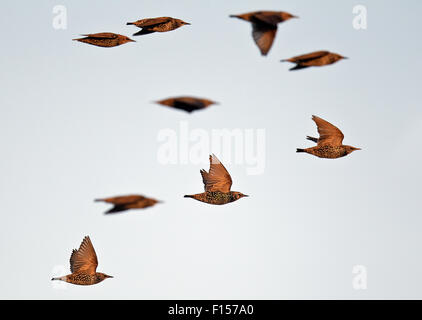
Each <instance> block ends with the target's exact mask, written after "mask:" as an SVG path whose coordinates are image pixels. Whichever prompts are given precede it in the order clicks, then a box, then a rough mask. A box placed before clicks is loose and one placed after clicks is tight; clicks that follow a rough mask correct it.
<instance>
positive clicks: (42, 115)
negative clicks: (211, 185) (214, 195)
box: [0, 0, 422, 299]
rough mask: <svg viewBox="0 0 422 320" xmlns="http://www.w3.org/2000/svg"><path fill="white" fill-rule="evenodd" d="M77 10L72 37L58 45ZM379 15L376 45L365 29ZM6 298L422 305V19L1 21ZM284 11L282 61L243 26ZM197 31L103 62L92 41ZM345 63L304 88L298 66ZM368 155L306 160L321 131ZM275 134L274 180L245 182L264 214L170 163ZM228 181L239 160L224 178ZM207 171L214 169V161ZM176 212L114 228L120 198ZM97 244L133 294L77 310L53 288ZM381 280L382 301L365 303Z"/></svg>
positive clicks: (161, 8) (410, 13) (166, 4)
mask: <svg viewBox="0 0 422 320" xmlns="http://www.w3.org/2000/svg"><path fill="white" fill-rule="evenodd" d="M58 4H60V5H65V6H66V8H67V14H68V28H67V30H55V29H53V27H52V19H53V14H52V9H53V7H54V6H55V5H58ZM357 4H364V5H366V6H367V9H368V29H367V30H365V31H357V30H355V29H353V27H352V20H353V17H354V16H353V14H352V9H353V7H354V6H355V5H357ZM0 9H1V12H2V19H1V20H0V26H1V29H2V30H3V34H2V37H3V41H2V49H1V53H0V56H1V59H0V68H1V70H2V72H1V73H0V86H1V88H2V94H1V95H0V106H1V117H0V146H1V148H2V153H1V154H2V156H1V157H0V177H1V179H0V191H1V192H0V203H1V206H0V209H1V213H0V214H1V215H2V223H1V224H0V257H1V258H0V259H1V264H0V272H1V273H2V274H6V275H7V277H1V278H0V298H52V299H73V298H80V299H102V298H106V299H111V298H117V299H120V298H132V299H134V298H137V299H188V298H189V299H217V298H220V299H291V298H307V299H308V298H309V299H312V298H337V299H341V298H352V299H354V298H357V299H358V298H362V299H366V298H422V289H421V284H422V275H421V271H420V270H421V269H422V260H421V258H420V252H421V249H422V248H421V246H422V241H421V240H422V236H421V232H420V229H421V226H422V217H421V210H420V198H419V196H420V190H421V188H420V183H421V178H422V174H421V169H420V164H421V160H422V148H421V140H420V128H421V125H422V111H421V110H422V109H421V105H420V75H421V71H422V70H421V62H420V52H421V49H422V46H421V41H420V34H419V33H420V30H421V27H422V22H421V20H420V17H419V16H420V12H421V10H422V4H421V3H420V2H416V1H410V0H407V1H385V0H384V1H381V0H366V1H349V0H344V1H334V0H324V1H319V2H318V4H316V2H315V1H305V0H301V1H298V0H295V1H293V0H286V1H282V2H280V1H275V0H261V1H230V2H229V1H221V0H215V1H205V0H201V1H198V0H196V1H193V0H191V1H188V0H186V1H174V0H167V1H161V0H154V1H104V0H101V1H100V0H97V1H89V2H86V1H74V0H73V1H60V2H56V1H37V2H35V1H32V2H29V1H27V2H22V1H20V2H16V1H11V0H3V1H1V3H0ZM259 9H261V10H264V9H266V10H284V11H288V12H290V13H292V14H296V15H298V16H300V19H298V20H292V21H288V22H286V23H284V24H282V25H279V30H278V34H277V38H276V40H275V42H274V45H273V48H272V49H271V51H270V53H269V55H268V57H261V56H260V54H259V51H258V49H257V48H256V46H255V44H254V43H253V40H252V37H251V26H250V25H249V24H247V23H246V22H243V21H240V20H237V19H230V18H229V17H228V16H229V14H238V13H244V12H248V11H253V10H259ZM156 16H173V17H178V18H181V19H183V20H185V21H188V22H190V23H192V25H191V26H186V27H183V28H180V29H178V30H176V31H174V32H168V33H163V34H152V35H147V36H144V37H136V38H135V39H136V40H137V42H136V43H128V44H125V45H123V46H120V47H117V48H111V49H103V48H98V47H93V46H89V45H85V44H82V43H77V42H74V41H71V39H72V38H75V37H77V36H78V35H79V34H83V33H95V32H105V31H109V32H115V33H121V34H125V35H128V36H131V35H132V33H134V32H136V31H137V28H135V27H133V26H126V22H128V21H133V20H136V19H140V18H145V17H156ZM321 49H327V50H331V51H334V52H338V53H340V54H343V55H345V56H348V57H350V60H346V61H341V62H339V63H337V64H335V65H333V66H329V67H326V68H318V69H317V68H314V69H308V70H302V71H299V72H288V68H289V67H290V65H289V64H282V63H280V62H279V60H280V59H282V58H288V57H291V56H294V55H297V54H303V53H307V52H311V51H316V50H321ZM184 94H188V95H196V96H203V97H207V98H211V99H213V100H216V101H219V102H220V103H221V104H220V105H218V106H214V107H212V108H210V109H208V110H205V111H201V112H197V113H193V114H190V115H189V114H185V113H182V112H177V111H173V110H169V109H167V108H165V107H160V106H158V105H154V104H151V103H150V101H153V100H157V99H162V98H166V97H169V96H172V95H184ZM312 114H316V115H319V116H321V117H323V118H325V119H327V120H328V121H330V122H332V123H333V124H335V125H337V126H338V127H339V128H340V129H342V131H343V133H344V134H345V140H344V142H345V143H346V144H351V145H354V146H357V147H361V148H362V149H363V150H362V151H358V152H355V153H353V154H352V155H350V156H349V157H346V158H343V159H337V160H325V159H318V158H314V157H311V156H309V155H306V154H296V153H295V149H296V148H297V147H307V146H310V145H311V143H310V142H309V141H306V140H305V137H306V135H314V136H315V135H316V128H315V125H314V123H313V122H312V120H311V115H312ZM180 121H188V122H189V126H190V127H191V128H201V129H206V130H212V129H223V128H228V129H234V128H240V129H261V128H263V129H265V131H266V154H265V158H266V163H265V165H266V166H265V173H264V174H262V175H255V176H252V175H247V172H246V170H245V168H244V167H242V166H241V165H236V164H234V163H231V164H229V165H228V164H227V165H226V167H227V169H228V170H229V172H230V173H231V175H232V178H233V181H234V183H233V189H234V190H238V191H242V192H244V193H247V194H250V195H251V197H250V198H245V199H241V200H239V201H238V202H235V203H232V204H229V205H226V206H220V207H217V206H209V205H206V204H203V203H200V202H196V201H193V200H191V199H184V198H183V195H184V194H189V193H196V192H200V191H201V190H202V182H201V178H200V175H199V169H201V168H202V167H205V168H206V169H208V168H207V167H206V166H201V165H193V164H185V165H168V166H163V165H161V164H159V163H158V161H157V157H156V154H157V150H158V148H159V142H158V141H157V135H158V132H159V131H160V130H162V129H166V128H170V129H174V130H178V128H179V125H180ZM220 160H221V161H222V162H223V163H227V161H225V159H224V158H221V159H220ZM204 161H207V159H206V158H205V159H204ZM127 193H141V194H145V195H148V196H152V197H155V198H158V199H162V200H164V201H165V203H164V204H161V205H157V206H156V207H153V208H150V209H148V210H145V211H132V212H128V213H127V214H121V215H116V216H104V215H103V212H104V211H105V210H106V208H107V207H106V206H105V205H102V204H98V203H94V202H93V199H94V198H97V197H103V196H111V195H119V194H127ZM85 235H90V236H91V239H92V242H93V244H94V246H95V248H96V251H97V254H98V258H99V267H98V271H102V272H105V273H107V274H111V275H113V276H115V278H114V279H110V280H106V281H104V282H103V283H101V284H99V285H96V286H92V287H77V286H68V287H67V289H66V290H58V289H55V288H54V287H53V286H52V283H51V281H50V278H51V277H52V276H53V275H54V274H53V269H54V268H55V267H56V266H58V265H63V266H65V268H66V271H68V267H69V266H68V261H69V256H70V253H71V250H72V249H73V248H76V247H78V246H79V244H80V242H81V241H82V238H83V236H85ZM357 264H361V265H365V266H366V267H367V270H368V289H367V290H366V291H355V290H354V289H353V288H352V279H353V275H352V268H353V266H354V265H357Z"/></svg>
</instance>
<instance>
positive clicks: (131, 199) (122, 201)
mask: <svg viewBox="0 0 422 320" xmlns="http://www.w3.org/2000/svg"><path fill="white" fill-rule="evenodd" d="M144 199H145V197H144V196H141V195H129V196H119V197H111V198H104V199H98V200H97V201H103V202H107V203H111V204H114V205H126V204H131V203H135V202H138V201H141V200H144Z"/></svg>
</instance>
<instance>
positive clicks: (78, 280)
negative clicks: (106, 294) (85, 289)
mask: <svg viewBox="0 0 422 320" xmlns="http://www.w3.org/2000/svg"><path fill="white" fill-rule="evenodd" d="M97 266H98V260H97V254H96V253H95V250H94V247H93V246H92V243H91V239H89V237H88V236H86V237H85V238H84V239H83V241H82V243H81V246H80V247H79V250H76V249H73V251H72V255H71V256H70V272H72V273H71V274H68V275H67V276H63V277H57V278H52V279H51V280H61V281H66V282H69V283H72V284H78V285H84V286H85V285H92V284H96V283H99V282H101V281H103V280H104V279H107V278H113V277H112V276H109V275H107V274H105V273H101V272H96V270H97Z"/></svg>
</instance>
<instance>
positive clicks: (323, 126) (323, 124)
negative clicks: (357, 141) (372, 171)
mask: <svg viewBox="0 0 422 320" xmlns="http://www.w3.org/2000/svg"><path fill="white" fill-rule="evenodd" d="M312 120H314V121H315V123H316V125H317V127H318V133H319V138H318V139H317V138H313V137H309V136H308V137H306V139H308V140H311V141H313V142H316V143H317V146H316V147H312V148H307V149H296V152H306V153H309V154H312V155H314V156H317V157H320V158H328V159H336V158H341V157H344V156H347V155H348V154H350V153H352V152H353V151H355V150H361V149H360V148H355V147H352V146H346V145H343V144H342V143H343V138H344V135H343V133H342V132H341V131H340V130H339V129H338V128H337V127H335V126H333V125H332V124H331V123H329V122H328V121H325V120H324V119H321V118H319V117H317V116H312Z"/></svg>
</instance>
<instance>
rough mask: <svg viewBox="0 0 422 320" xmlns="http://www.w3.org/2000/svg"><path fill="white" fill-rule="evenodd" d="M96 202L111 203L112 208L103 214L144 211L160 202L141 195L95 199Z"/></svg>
mask: <svg viewBox="0 0 422 320" xmlns="http://www.w3.org/2000/svg"><path fill="white" fill-rule="evenodd" d="M95 201H97V202H106V203H111V204H113V205H114V206H113V207H112V208H111V209H110V210H108V211H106V212H105V213H106V214H108V213H116V212H122V211H126V210H130V209H144V208H148V207H152V206H153V205H155V204H156V203H159V202H161V201H159V200H155V199H152V198H147V197H144V196H142V195H137V194H135V195H127V196H118V197H111V198H103V199H95Z"/></svg>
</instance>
